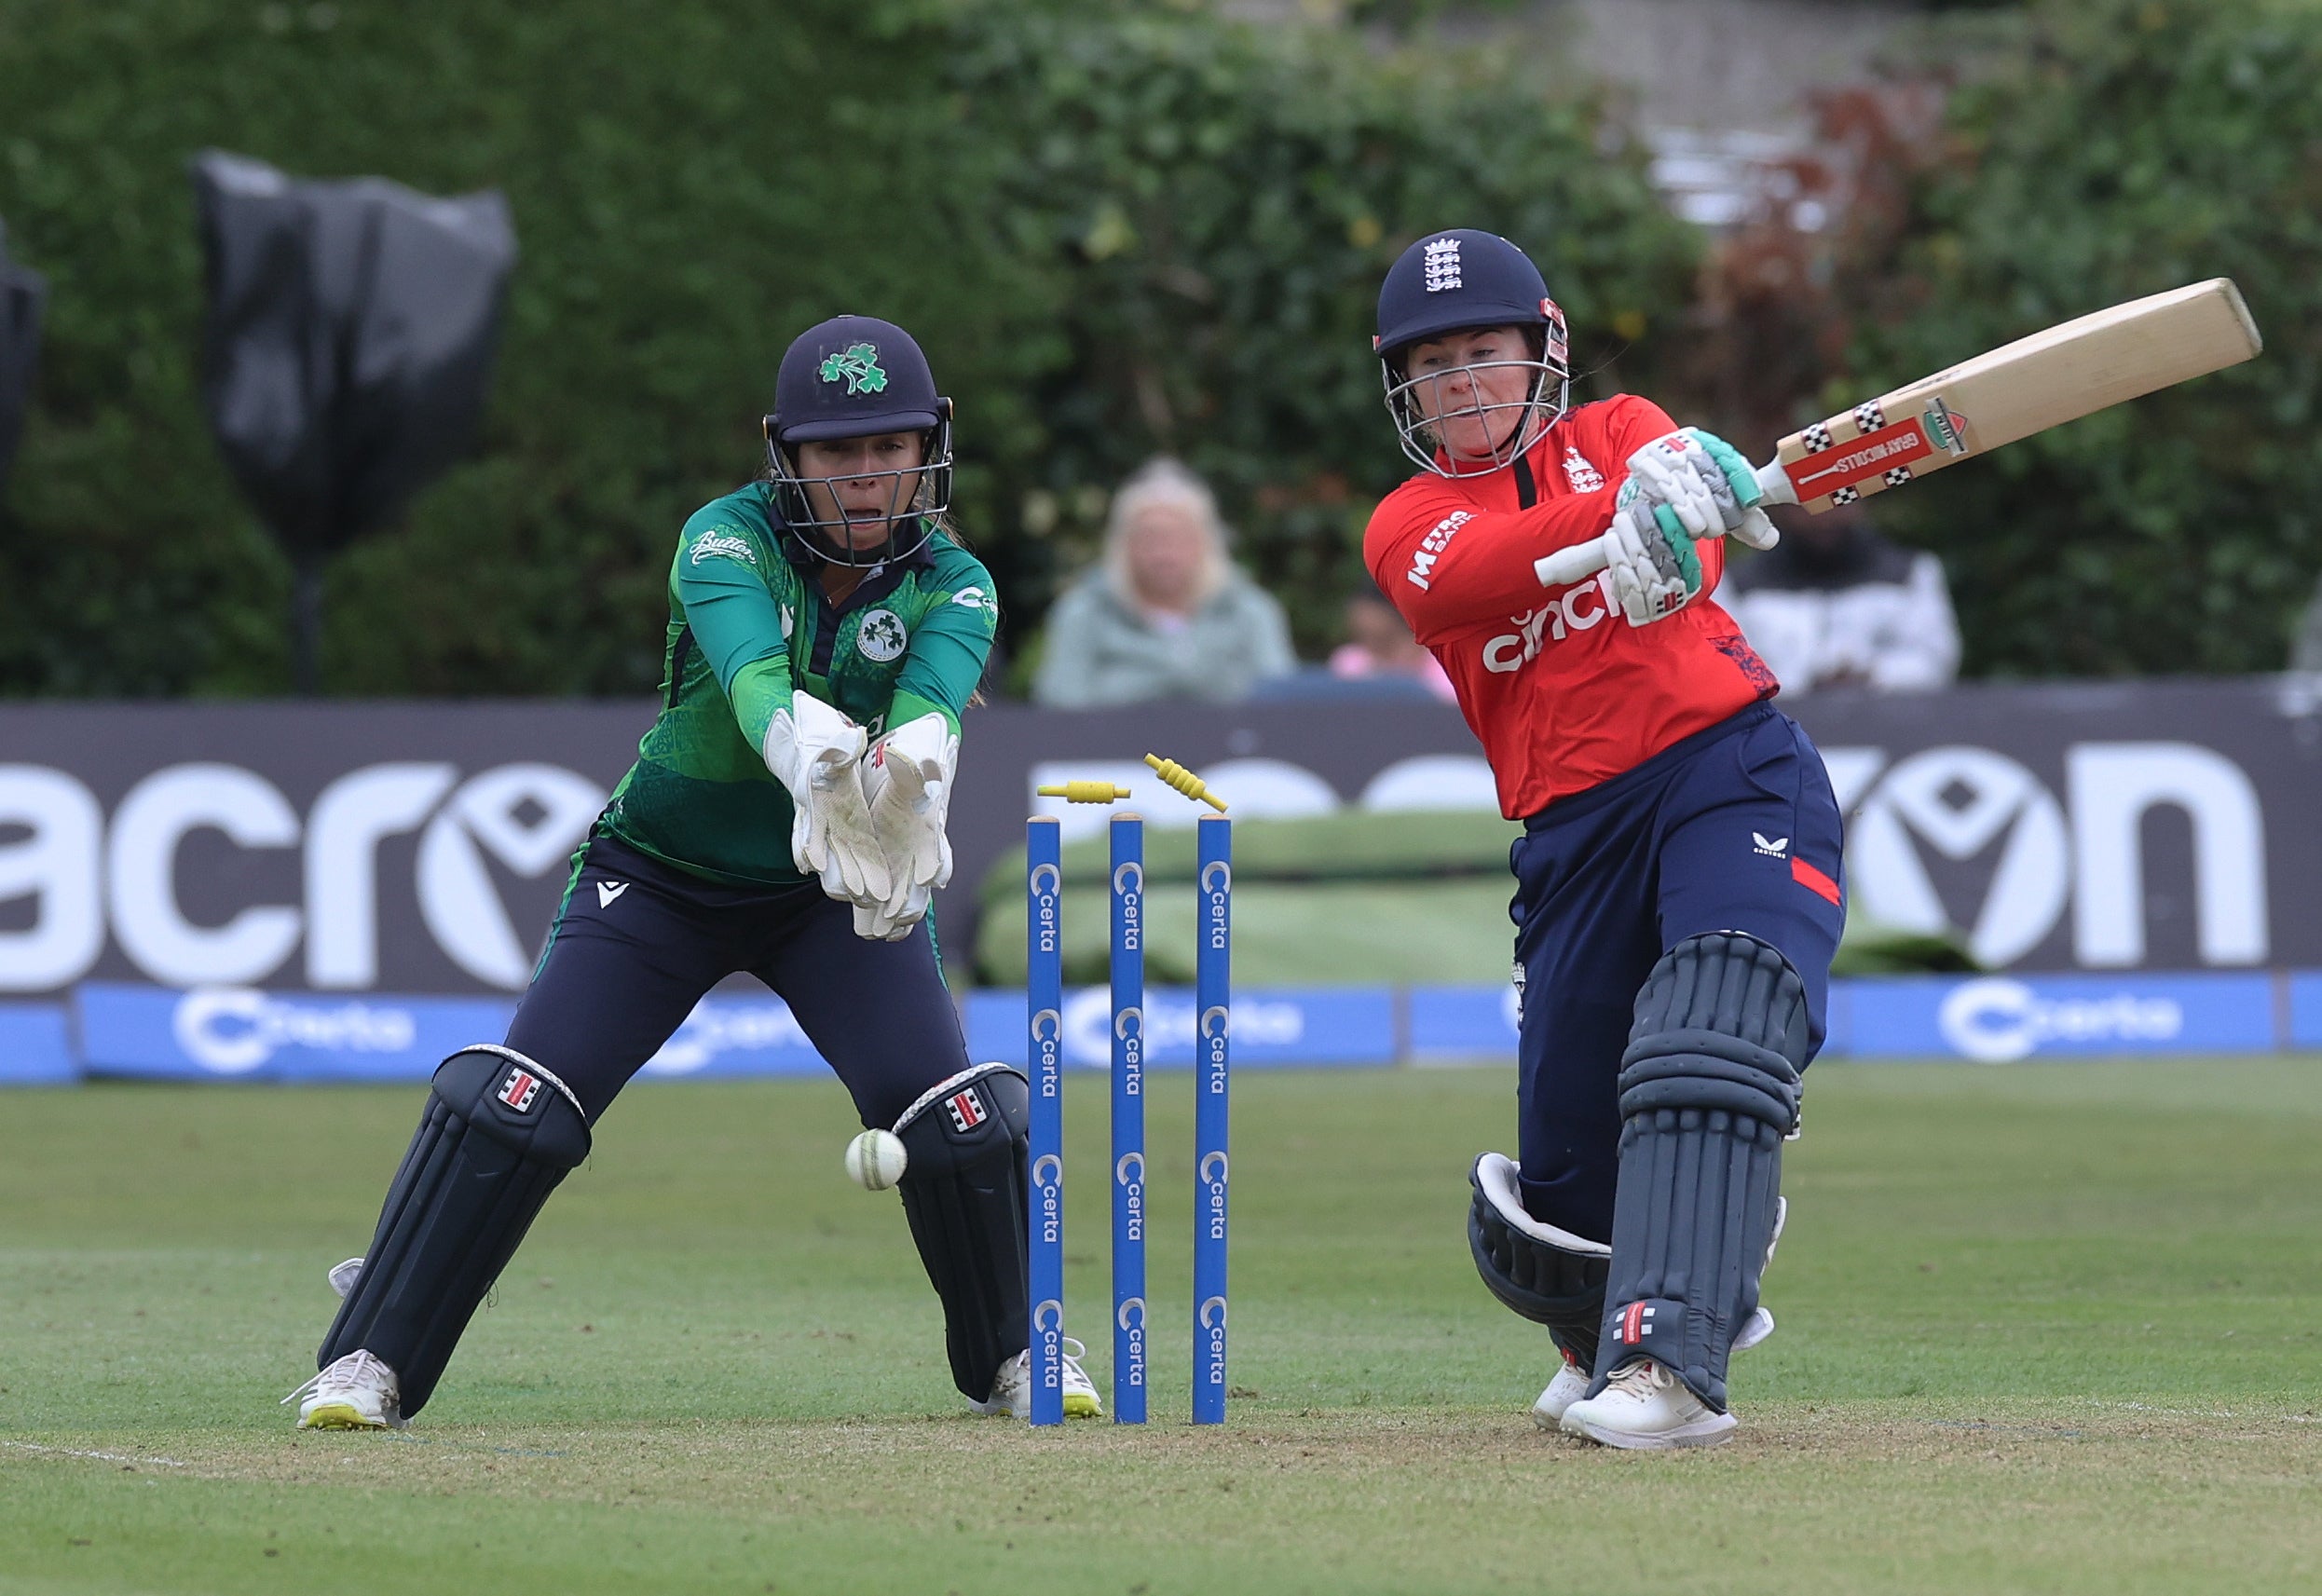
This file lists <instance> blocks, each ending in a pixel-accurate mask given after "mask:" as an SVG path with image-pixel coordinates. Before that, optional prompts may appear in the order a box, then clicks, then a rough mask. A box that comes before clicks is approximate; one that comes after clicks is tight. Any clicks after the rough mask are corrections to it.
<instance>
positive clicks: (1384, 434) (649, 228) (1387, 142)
mask: <svg viewBox="0 0 2322 1596" xmlns="http://www.w3.org/2000/svg"><path fill="white" fill-rule="evenodd" d="M0 36H6V37H7V38H8V39H9V41H10V43H9V46H8V48H7V49H5V50H0V106H5V107H7V111H6V112H5V113H0V216H5V217H6V218H7V222H8V225H9V227H10V232H11V237H12V239H13V240H14V247H15V250H16V252H17V253H18V255H19V256H20V258H22V259H25V260H26V261H28V262H29V263H30V264H32V265H34V266H35V267H37V268H38V269H41V270H43V271H45V272H47V273H48V276H49V278H50V282H51V288H52V297H51V301H50V307H51V308H50V318H49V326H48V338H47V340H46V345H45V352H44V359H43V369H42V373H41V376H40V379H39V384H38V392H37V398H36V403H35V407H34V414H33V416H32V418H31V424H30V428H29V430H28V433H27V437H26V440H25V444H24V447H23V451H22V454H21V455H20V457H19V461H18V465H17V470H16V473H15V477H14V480H13V483H12V484H11V488H10V494H9V500H8V507H7V518H6V520H5V522H4V523H0V689H7V690H15V691H31V692H63V693H99V692H123V693H166V692H187V691H191V692H265V691H279V690H280V689H281V688H282V687H283V685H284V684H285V682H286V681H287V670H288V666H287V653H286V646H285V643H284V626H283V621H282V617H283V615H284V613H285V609H286V606H287V603H288V580H289V579H288V572H287V567H286V566H285V564H284V562H283V561H282V560H281V558H280V556H279V555H278V554H277V552H275V551H274V549H273V548H272V546H271V544H270V543H269V542H268V541H267V540H266V538H265V536H264V535H263V533H262V532H261V531H260V530H259V529H258V528H257V527H256V525H255V524H254V523H253V520H252V518H251V516H250V515H249V514H248V512H246V511H245V510H244V508H243V507H242V505H241V504H240V502H239V499H238V498H237V497H236V495H235V493H234V491H233V488H232V486H231V484H230V483H229V482H228V480H227V478H226V476H225V471H224V470H223V468H222V467H221V466H220V464H219V463H218V460H217V458H216V456H215V453H214V451H213V450H212V447H211V444H210V441H209V438H208V435H207V430H206V425H205V422H204V420H203V416H202V413H201V410H200V405H199V401H198V392H197V389H196V386H195V363H194V362H195V358H196V345H197V341H198V327H199V316H200V293H201V286H200V260H199V254H198V247H197V243H196V238H195V230H194V220H193V209H192V201H191V198H190V191H189V187H188V184H187V182H186V179H185V175H184V161H185V159H186V157H188V156H190V155H191V154H193V153H194V152H195V151H197V150H198V149H200V148H202V147H203V146H206V145H218V146H222V147H225V148H230V149H234V150H237V151H239V152H241V153H245V154H249V155H253V156H256V157H260V158H261V159H265V160H268V161H271V162H274V163H276V164H278V165H280V166H281V167H283V168H285V169H286V170H288V171H293V172H294V173H296V174H300V175H311V176H335V175H346V174H354V173H362V172H376V173H379V174H381V175H385V176H390V177H393V178H396V179H398V180H400V181H403V182H405V183H408V184H413V185H414V186H416V187H418V188H421V189H424V190H429V191H431V192H442V193H451V192H459V191H464V190H469V189H473V188H480V187H485V186H491V185H498V186H500V187H503V188H505V189H506V190H507V191H508V193H509V196H510V198H511V201H512V206H513V210H514V213H515V218H516V225H517V231H518V238H519V243H520V247H521V248H522V251H523V257H522V259H521V261H520V263H519V265H518V268H517V278H516V282H515V285H514V289H513V292H512V302H511V307H510V318H509V324H508V329H507V335H506V337H505V340H504V342H503V345H502V350H501V356H500V364H499V375H498V379H497V383H496V388H495V395H494V401H493V403H492V406H491V410H490V414H489V416H488V419H487V423H486V427H485V435H484V438H483V441H482V447H481V449H480V451H479V454H478V456H477V457H476V458H475V459H474V460H473V461H472V462H471V463H470V464H468V465H466V466H464V467H462V468H461V469H459V470H458V471H455V472H454V473H452V474H451V475H450V476H449V477H448V478H446V479H445V480H444V482H443V483H442V484H439V485H438V486H437V487H435V488H434V489H433V490H431V491H430V492H429V493H428V494H427V495H425V496H424V497H423V498H421V500H420V501H419V502H418V504H417V507H416V509H415V512H414V513H413V514H412V516H411V517H410V519H409V523H408V525H406V526H405V527H403V529H401V530H400V531H398V532H395V533H393V534H391V535H389V536H386V537H382V538H379V539H376V540H374V541H371V542H369V543H366V544H363V545H361V546H359V547H358V548H357V549H355V550H354V551H353V552H350V553H349V554H348V555H347V556H346V557H344V558H342V559H341V560H340V561H339V562H338V563H337V564H336V565H335V566H334V568H333V570H332V572H331V575H330V579H329V583H328V587H327V592H326V600H325V604H326V615H327V620H326V632H325V640H324V654H323V675H324V680H325V683H326V685H327V687H328V688H329V689H332V690H336V691H347V692H368V693H439V692H516V693H534V692H548V693H558V692H620V691H632V690H649V689H650V688H651V687H652V686H653V684H654V681H655V678H656V675H657V674H658V668H659V660H658V643H659V638H660V633H661V621H662V615H663V613H664V612H663V608H662V606H663V602H664V601H663V584H664V581H665V577H666V571H667V565H668V559H669V553H670V551H671V549H672V546H673V541H674V539H675V537H676V528H677V527H678V525H679V524H680V523H681V522H682V520H683V519H684V517H685V515H686V514H687V513H688V512H690V510H692V509H693V508H694V507H695V506H696V505H698V504H700V503H701V502H702V501H703V500H704V499H706V498H710V497H712V496H714V495H716V494H717V493H720V492H723V491H725V490H726V489H728V488H730V487H731V486H732V485H733V484H735V483H736V482H739V481H741V480H743V479H744V478H745V477H747V476H748V475H750V474H751V473H752V472H753V471H755V469H756V467H757V465H758V445H757V443H756V430H757V418H758V415H759V413H760V411H761V410H762V409H764V408H765V406H766V404H767V402H769V401H770V399H771V396H772V373H773V369H774V365H775V363H776V361H778V359H779V358H780V355H781V352H782V349H783V348H784V346H785V344H786V343H787V342H788V340H789V338H790V337H791V336H792V335H793V334H796V333H797V332H799V331H800V330H801V329H803V328H804V327H806V326H807V325H809V324H811V323H812V322H813V321H818V320H820V319H822V318H823V317H825V316H828V315H832V314H836V313H838V312H840V311H842V310H859V311H864V312H867V313H873V314H879V315H883V316H887V317H889V318H891V319H894V320H895V321H900V322H902V323H903V324H904V325H906V326H908V327H909V328H911V329H913V330H914V331H915V332H916V333H917V334H919V336H920V337H921V339H922V342H923V343H924V344H925V345H926V347H927V348H928V350H929V353H930V357H931V359H932V361H934V364H935V367H936V373H937V375H938V377H939V378H940V380H942V382H943V383H944V384H945V386H946V387H947V388H948V389H949V390H950V391H951V392H952V393H953V394H954V395H955V397H956V398H957V400H958V401H959V404H960V412H961V417H962V420H961V429H960V441H961V452H962V460H963V468H962V471H961V473H960V489H959V498H958V503H959V507H960V511H961V515H960V519H961V521H962V522H963V525H964V527H965V529H966V531H967V534H968V536H969V539H970V540H971V542H972V543H973V544H974V545H975V546H976V547H977V549H978V550H979V551H980V552H982V553H984V555H985V556H986V557H987V558H988V559H989V560H990V563H991V564H992V565H993V566H994V567H995V573H996V575H997V576H998V578H999V580H1000V585H1001V589H1002V593H1003V597H1004V605H1005V608H1006V612H1007V617H1008V623H1009V633H1008V640H1009V641H1010V642H1011V644H1012V645H1013V646H1015V647H1016V648H1018V650H1019V651H1020V650H1021V648H1023V646H1024V643H1025V640H1026V636H1027V634H1028V632H1029V630H1030V625H1029V623H1030V622H1031V621H1036V619H1037V617H1038V615H1039V614H1040V612H1041V610H1042V608H1043V607H1045V602H1046V600H1047V598H1048V596H1049V594H1050V593H1051V592H1052V591H1053V588H1054V586H1055V584H1056V582H1057V581H1058V580H1059V578H1060V577H1061V576H1063V575H1064V574H1065V573H1066V572H1067V571H1068V570H1069V569H1070V568H1071V567H1072V566H1075V565H1076V564H1078V563H1079V562H1081V561H1084V560H1086V558H1087V557H1088V556H1089V555H1090V554H1091V553H1092V552H1093V548H1094V539H1095V536H1096V533H1097V530H1098V527H1099V525H1100V519H1101V514H1102V510H1103V506H1104V501H1105V495H1106V493H1107V491H1108V490H1109V489H1110V487H1111V486H1112V485H1113V484H1114V483H1115V482H1117V481H1118V480H1119V479H1120V477H1121V476H1122V475H1124V474H1125V473H1126V472H1127V471H1129V470H1131V469H1133V468H1134V466H1135V465H1136V464H1138V463H1139V462H1140V461H1141V459H1143V458H1144V457H1146V456H1147V455H1149V454H1150V453H1152V452H1154V450H1156V449H1168V450H1173V451H1177V452H1179V453H1181V454H1182V455H1184V456H1185V457H1187V458H1188V459H1189V460H1191V461H1192V462H1193V463H1194V464H1195V466H1197V467H1198V468H1199V469H1201V470H1203V471H1208V472H1209V473H1210V474H1211V475H1212V476H1213V478H1214V479H1215V481H1216V482H1217V484H1218V485H1219V488H1220V490H1221V494H1222V498H1223V499H1224V502H1225V504H1226V506H1227V508H1228V511H1229V514H1230V516H1231V518H1232V519H1234V520H1235V521H1236V523H1237V524H1238V525H1239V527H1240V530H1241V533H1242V537H1243V544H1242V549H1241V552H1242V555H1243V557H1244V558H1246V559H1247V560H1249V561H1250V563H1251V564H1252V565H1253V566H1255V567H1256V568H1257V570H1258V571H1259V573H1260V575H1261V576H1262V577H1263V579H1264V580H1267V581H1268V582H1269V583H1270V584H1271V585H1273V586H1274V587H1275V588H1276V590H1277V592H1279V593H1282V594H1283V596H1284V598H1285V599H1286V601H1287V602H1288V603H1289V604H1290V606H1291V611H1292V614H1293V618H1294V620H1295V621H1296V623H1297V624H1298V626H1299V628H1300V632H1301V634H1302V639H1303V640H1304V643H1305V645H1306V647H1307V648H1309V649H1310V650H1311V649H1315V648H1318V647H1319V646H1320V645H1321V644H1322V643H1323V642H1324V641H1325V640H1326V639H1327V638H1328V636H1329V635H1330V633H1331V631H1332V628H1333V627H1334V624H1335V621H1336V612H1337V606H1338V603H1339V601H1340V600H1341V599H1342V598H1343V596H1344V594H1345V593H1346V592H1348V591H1350V590H1351V588H1352V587H1353V585H1354V584H1355V583H1356V582H1358V581H1359V580H1363V579H1362V578H1361V574H1360V566H1359V560H1358V559H1357V558H1356V554H1355V548H1356V539H1357V537H1358V535H1359V528H1360V525H1361V524H1362V520H1363V517H1364V514H1365V512H1367V509H1368V506H1369V503H1370V502H1371V501H1372V500H1373V498H1375V496H1376V495H1377V494H1378V493H1379V492H1381V491H1383V490H1384V489H1385V488H1386V486H1388V485H1390V484H1391V483H1392V482H1393V481H1394V480H1396V479H1397V478H1398V477H1399V476H1400V471H1399V469H1398V464H1399V457H1398V455H1397V453H1396V451H1395V448H1394V446H1393V438H1392V434H1391V432H1390V431H1389V430H1388V429H1387V427H1386V418H1385V416H1384V413H1383V411H1382V410H1381V407H1380V404H1379V390H1378V379H1377V375H1376V367H1375V365H1374V363H1373V361H1372V359H1371V356H1370V352H1369V335H1370V327H1371V307H1372V301H1373V294H1374V293H1375V291H1376V285H1377V280H1378V277H1379V274H1380V273H1381V272H1382V271H1383V270H1384V269H1385V267H1386V264H1387V263H1388V262H1389V261H1390V260H1391V259H1392V258H1393V257H1394V255H1395V254H1396V252H1399V251H1400V249H1401V248H1402V247H1403V246H1404V245H1405V244H1407V243H1408V242H1410V241H1411V240H1412V239H1414V238H1416V237H1417V236H1419V234H1420V233H1421V232H1422V231H1424V230H1428V229H1432V228H1438V227H1441V226H1444V225H1455V224H1456V225H1486V226H1491V227H1495V228H1496V229H1498V230H1500V231H1503V232H1506V233H1508V234H1509V235H1510V236H1512V237H1514V238H1516V239H1520V240H1522V241H1523V243H1525V244H1526V245H1527V246H1528V247H1530V248H1531V249H1533V250H1534V251H1535V252H1537V254H1538V255H1539V256H1540V257H1541V260H1542V264H1543V266H1546V267H1547V269H1548V270H1549V271H1550V274H1551V276H1552V277H1553V278H1554V279H1555V280H1557V281H1558V282H1559V284H1560V291H1561V293H1562V294H1563V295H1564V298H1565V299H1566V300H1567V302H1568V304H1569V306H1570V308H1571V309H1572V311H1573V313H1574V315H1575V316H1576V318H1577V319H1578V321H1579V322H1580V324H1581V325H1582V326H1583V327H1584V328H1593V329H1596V330H1598V332H1599V333H1600V334H1601V338H1600V342H1601V343H1602V344H1603V345H1604V346H1605V348H1606V349H1610V348H1615V347H1618V346H1619V345H1623V344H1626V343H1628V342H1631V341H1642V342H1644V343H1646V344H1649V343H1650V341H1651V337H1652V334H1653V333H1654V331H1655V329H1656V325H1657V323H1660V322H1662V321H1673V319H1674V318H1675V317H1676V316H1677V315H1679V314H1680V313H1681V311H1682V308H1683V307H1684V304H1685V302H1686V297H1687V289H1688V285H1689V280H1690V272H1691V269H1692V262H1693V256H1694V253H1695V252H1696V250H1697V247H1698V246H1697V242H1696V240H1695V239H1694V237H1693V235H1692V234H1691V233H1690V232H1689V230H1687V229H1685V228H1683V227H1681V226H1680V225H1677V224H1676V223H1674V222H1673V221H1671V220H1670V219H1669V218H1668V217H1667V216H1666V215H1665V214H1664V212H1663V211H1662V209H1661V208H1660V205H1659V203H1658V202H1657V201H1656V199H1655V198H1654V197H1653V195H1652V193H1651V191H1650V189H1649V188H1648V186H1647V185H1646V181H1645V176H1644V167H1643V157H1642V155H1641V153H1638V152H1633V151H1630V150H1628V149H1626V148H1625V147H1622V146H1621V145H1620V144H1619V142H1618V136H1617V132H1616V130H1615V129H1614V128H1613V126H1612V124H1611V123H1610V121H1609V120H1608V118H1607V117H1606V116H1605V113H1604V110H1603V108H1602V107H1601V106H1600V105H1598V104H1595V103H1593V102H1565V103H1551V102H1546V101H1544V100H1542V99H1541V98H1540V97H1539V96H1538V95H1537V94H1536V93H1535V92H1533V91H1532V90H1531V89H1527V88H1526V87H1524V85H1523V80H1522V75H1521V73H1519V72H1518V71H1517V70H1515V68H1516V66H1517V64H1518V63H1515V62H1512V61H1502V62H1501V63H1500V64H1499V65H1497V66H1491V65H1487V64H1485V63H1484V62H1483V61H1482V60H1480V59H1478V58H1474V57H1468V56H1462V55H1459V54H1456V53H1449V52H1444V51H1441V50H1432V49H1427V48H1417V47H1414V48H1391V49H1382V48H1373V44H1372V42H1370V41H1367V40H1366V39H1365V38H1364V37H1362V36H1361V35H1359V34H1353V33H1348V32H1343V31H1337V30H1328V29H1310V28H1306V27H1303V26H1282V27H1272V26H1269V27H1255V26H1251V25H1248V24H1244V23H1237V22H1234V21H1230V20H1223V19H1222V18H1220V17H1219V16H1217V15H1216V14H1214V13H1213V12H1211V11H1209V9H1207V8H1205V7H1152V6H1142V5H1136V4H1130V3H1128V0H1116V3H1105V0H1072V3H1066V0H1044V3H1037V4H1018V3H1004V0H925V3H895V0H873V3H871V4H863V3H861V0H793V3H791V4H787V5H785V6H781V7H731V6H725V5H713V4H708V3H704V0H669V3H667V4H662V5H658V6H653V7H634V6H625V5H618V4H612V3H610V0H567V3H565V4H560V5H557V6H554V7H527V6H520V5H516V4H513V3H512V0H499V3H489V4H478V3H476V0H463V3H461V4H458V5H450V4H444V3H441V0H421V3H417V4H410V5H403V6H397V7H387V6H384V5H368V4H361V5H359V4H340V5H332V4H318V5H307V6H286V5H266V6H249V5H220V4H201V3H198V0H121V3H119V4H115V5H108V6H105V7H85V6H78V5H74V4H71V3H69V0H0ZM1615 375H1616V374H1614V373H1612V372H1610V371H1606V372H1605V373H1602V374H1600V375H1599V376H1598V377H1597V378H1596V380H1597V382H1598V383H1599V384H1600V385H1606V386H1608V385H1609V384H1610V383H1611V382H1612V381H1613V380H1615ZM1619 375H1627V374H1625V373H1624V374H1619Z"/></svg>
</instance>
